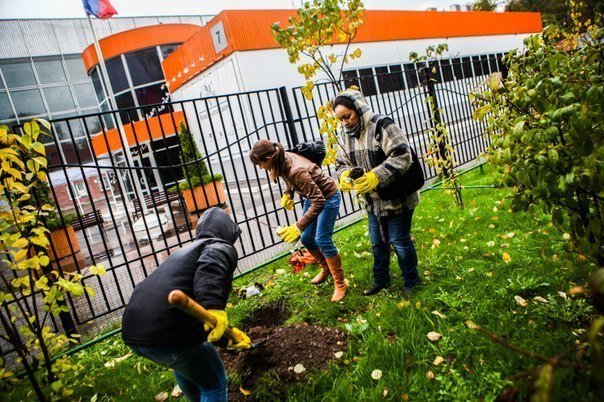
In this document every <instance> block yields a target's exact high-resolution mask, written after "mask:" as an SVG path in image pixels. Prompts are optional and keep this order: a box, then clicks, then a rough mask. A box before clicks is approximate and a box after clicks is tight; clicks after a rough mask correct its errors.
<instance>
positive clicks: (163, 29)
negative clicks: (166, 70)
mask: <svg viewBox="0 0 604 402" xmlns="http://www.w3.org/2000/svg"><path fill="white" fill-rule="evenodd" d="M200 29H201V27H200V26H199V25H193V24H161V25H153V26H148V27H141V28H135V29H131V30H129V31H124V32H120V33H117V34H115V35H111V36H108V37H106V38H103V39H101V40H100V41H99V45H100V46H101V51H102V52H103V58H104V59H105V60H109V59H112V58H114V57H116V56H119V55H121V54H124V53H129V52H133V51H136V50H140V49H145V48H148V47H153V46H158V45H169V44H172V43H183V42H185V41H186V40H187V39H189V38H190V37H191V36H192V35H194V34H195V33H196V32H197V31H199V30H200ZM82 59H83V60H84V65H85V66H86V71H90V69H91V68H92V67H94V66H95V65H97V64H98V62H99V59H98V57H97V54H96V51H95V49H94V44H93V45H90V46H88V47H87V48H86V50H84V52H83V53H82Z"/></svg>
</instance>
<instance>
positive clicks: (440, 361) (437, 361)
mask: <svg viewBox="0 0 604 402" xmlns="http://www.w3.org/2000/svg"><path fill="white" fill-rule="evenodd" d="M444 361H445V358H444V357H442V356H436V359H434V361H433V362H432V364H434V365H435V366H439V365H441V364H443V362H444Z"/></svg>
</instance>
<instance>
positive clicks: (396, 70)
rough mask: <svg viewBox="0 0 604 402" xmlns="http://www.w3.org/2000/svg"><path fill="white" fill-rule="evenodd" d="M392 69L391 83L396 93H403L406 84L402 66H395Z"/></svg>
mask: <svg viewBox="0 0 604 402" xmlns="http://www.w3.org/2000/svg"><path fill="white" fill-rule="evenodd" d="M388 68H389V69H390V82H391V85H392V86H393V89H394V90H395V91H402V90H403V89H405V83H404V82H403V68H402V67H401V65H400V64H394V65H392V66H389V67H388Z"/></svg>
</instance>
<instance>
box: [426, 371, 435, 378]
mask: <svg viewBox="0 0 604 402" xmlns="http://www.w3.org/2000/svg"><path fill="white" fill-rule="evenodd" d="M426 378H427V379H428V380H433V379H434V373H433V372H432V370H430V371H428V372H427V373H426Z"/></svg>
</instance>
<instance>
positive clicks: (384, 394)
mask: <svg viewBox="0 0 604 402" xmlns="http://www.w3.org/2000/svg"><path fill="white" fill-rule="evenodd" d="M382 395H383V396H384V398H385V397H386V396H388V388H384V391H382Z"/></svg>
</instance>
